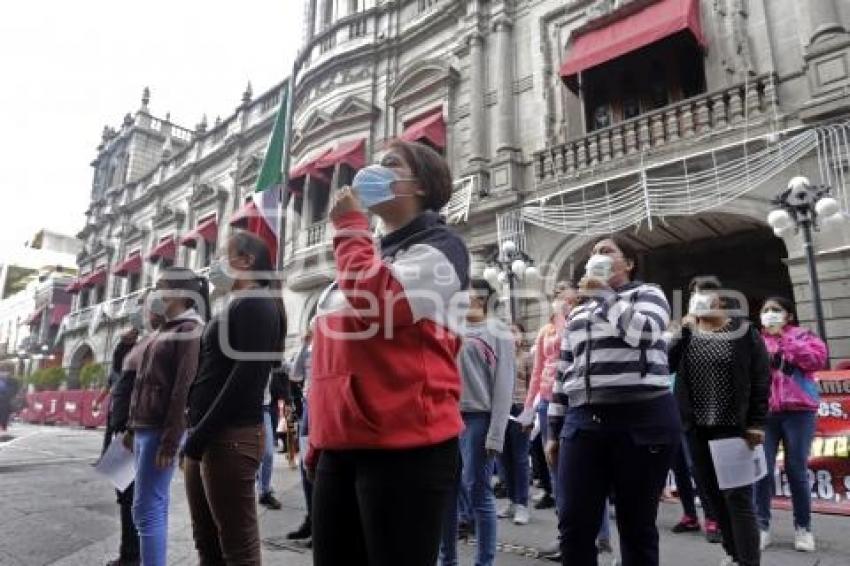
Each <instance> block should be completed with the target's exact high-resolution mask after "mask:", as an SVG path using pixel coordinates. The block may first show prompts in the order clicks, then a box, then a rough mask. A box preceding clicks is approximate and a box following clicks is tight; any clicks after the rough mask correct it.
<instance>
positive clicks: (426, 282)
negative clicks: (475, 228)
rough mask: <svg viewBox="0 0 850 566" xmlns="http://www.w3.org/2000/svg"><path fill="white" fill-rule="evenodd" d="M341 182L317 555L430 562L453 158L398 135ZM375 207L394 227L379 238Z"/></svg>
mask: <svg viewBox="0 0 850 566" xmlns="http://www.w3.org/2000/svg"><path fill="white" fill-rule="evenodd" d="M353 185H354V189H353V190H352V189H350V188H348V187H346V188H343V189H341V190H340V191H339V193H338V194H337V195H336V197H335V200H334V204H333V208H332V210H331V214H330V217H331V220H332V221H333V224H334V227H335V228H336V235H335V237H334V256H335V259H336V268H337V281H336V282H335V283H333V284H332V285H331V286H330V287H329V288H328V289H327V290H326V291H325V292H324V293H323V295H322V297H321V298H320V299H319V303H318V307H317V314H316V320H315V332H314V338H313V367H312V376H311V385H310V393H309V405H310V435H309V443H310V449H309V453H308V456H307V468H308V470H309V472H310V474H311V475H315V479H316V481H315V487H314V494H313V548H314V564H316V565H317V566H337V565H339V564H369V565H370V566H398V565H401V564H404V565H405V566H420V565H421V566H433V565H434V564H435V563H436V561H437V553H438V550H439V544H440V530H441V522H442V518H443V513H444V509H445V507H446V504H447V503H448V500H449V496H450V494H451V493H452V492H453V487H454V485H455V483H456V474H457V470H458V435H459V434H460V431H461V428H462V422H461V418H460V411H459V405H458V403H459V398H460V378H459V374H458V369H457V365H456V361H455V358H456V356H457V354H458V351H459V349H460V337H459V330H460V325H461V324H462V321H463V317H464V315H465V310H466V304H467V302H468V298H467V293H466V289H467V287H468V285H469V276H468V270H469V255H468V252H467V250H466V246H465V245H464V243H463V241H462V240H461V239H460V238H459V237H458V236H457V235H455V234H454V233H453V232H451V231H450V230H449V229H448V228H447V227H446V225H445V224H444V222H443V220H442V219H441V218H440V216H439V211H440V210H441V209H442V208H443V207H444V206H445V205H446V203H447V202H448V201H449V198H450V196H451V192H452V180H451V173H450V172H449V168H448V165H447V164H446V162H445V160H444V159H443V158H442V157H441V156H440V155H439V154H437V152H435V151H434V150H432V149H431V148H429V147H427V146H424V145H422V144H418V143H406V142H395V143H394V144H392V145H391V146H390V148H389V150H388V152H387V153H386V154H385V156H384V157H383V159H382V160H381V163H380V165H372V166H369V167H366V168H365V169H363V170H361V171H360V172H359V173H358V174H357V176H356V177H355V179H354V182H353ZM364 209H369V210H370V211H371V212H372V213H374V214H376V215H377V216H379V217H380V218H381V220H383V223H384V226H385V227H386V230H387V235H386V236H384V237H382V238H381V239H380V242H376V241H375V239H374V238H373V235H372V231H371V230H370V229H369V219H368V217H367V216H366V213H365V211H364Z"/></svg>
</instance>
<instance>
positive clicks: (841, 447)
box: [774, 371, 850, 515]
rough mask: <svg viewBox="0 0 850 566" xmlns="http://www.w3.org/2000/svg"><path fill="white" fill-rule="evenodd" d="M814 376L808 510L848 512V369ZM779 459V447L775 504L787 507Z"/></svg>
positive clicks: (788, 499) (787, 495)
mask: <svg viewBox="0 0 850 566" xmlns="http://www.w3.org/2000/svg"><path fill="white" fill-rule="evenodd" d="M816 378H817V381H818V388H819V389H820V395H821V401H820V409H819V410H818V420H817V431H816V432H815V439H814V442H812V453H811V456H810V457H809V485H810V486H811V489H812V510H813V511H815V512H817V513H836V514H841V515H850V371H823V372H819V373H818V374H817V376H816ZM781 458H782V450H781V448H780V453H779V456H778V457H777V468H778V470H777V472H776V476H775V477H774V481H775V486H776V494H777V497H776V500H775V505H776V506H777V507H781V508H790V506H791V490H790V489H789V488H788V477H787V476H786V475H785V473H784V472H782V470H781V468H782V461H781Z"/></svg>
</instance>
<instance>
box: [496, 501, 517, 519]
mask: <svg viewBox="0 0 850 566" xmlns="http://www.w3.org/2000/svg"><path fill="white" fill-rule="evenodd" d="M496 516H497V517H498V518H500V519H507V518H508V517H513V516H514V504H513V503H507V504H505V505H503V506H502V508H501V509H499V512H498V513H496Z"/></svg>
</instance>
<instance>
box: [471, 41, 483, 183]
mask: <svg viewBox="0 0 850 566" xmlns="http://www.w3.org/2000/svg"><path fill="white" fill-rule="evenodd" d="M467 42H468V43H469V165H470V167H471V168H480V167H481V166H482V165H483V163H484V162H485V161H486V157H485V155H486V154H485V142H486V140H487V131H486V126H485V124H484V90H485V89H486V87H487V85H486V84H485V81H484V37H483V36H482V35H481V34H480V33H478V32H473V33H471V34H469V36H468V37H467Z"/></svg>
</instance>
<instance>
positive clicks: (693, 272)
mask: <svg viewBox="0 0 850 566" xmlns="http://www.w3.org/2000/svg"><path fill="white" fill-rule="evenodd" d="M617 235H618V236H619V237H621V238H624V239H625V240H627V241H628V242H629V243H631V244H632V245H633V246H634V247H635V248H636V249H637V250H638V252H639V254H640V267H639V272H638V274H637V277H638V278H639V279H641V280H642V281H647V282H650V283H655V284H657V285H659V286H660V287H661V288H662V289H664V292H665V294H666V295H667V298H668V300H670V302H671V305H672V306H673V308H674V315H679V314H681V313H682V311H681V310H679V311H678V312H677V311H676V308H677V305H678V306H679V308H680V309H686V308H687V306H686V305H682V304H681V303H682V297H684V298H687V286H688V283H689V282H690V280H691V279H692V278H693V277H695V276H698V275H716V276H717V277H719V278H720V280H721V281H723V284H724V286H725V287H727V288H729V289H734V290H736V291H739V292H741V293H743V294H744V295H745V296H746V297H747V301H748V304H749V309H750V315H751V317H754V316H755V314H756V311H757V309H758V308H759V307H760V306H761V303H762V302H763V301H764V299H765V298H766V297H769V296H771V295H782V296H786V297H788V298H791V299H793V297H794V294H793V289H792V286H791V278H790V275H789V273H788V267H787V266H786V265H785V263H784V261H783V260H784V259H786V258H787V257H788V252H787V250H786V248H785V243H784V242H783V241H782V240H781V239H779V238H777V237H776V236H774V234H773V232H772V231H771V230H770V229H769V228H768V227H767V226H766V225H764V224H763V223H761V222H759V221H757V220H755V219H752V218H750V217H747V216H742V215H736V214H729V213H707V214H701V215H697V216H688V217H673V218H667V219H664V220H661V219H655V220H654V225H653V229H652V230H649V228H648V227H646V226H645V225H642V226H641V228H640V229H638V230H636V231H635V230H623V231H621V232H619V233H618V234H617ZM594 241H596V238H593V239H591V240H589V241H588V242H587V243H585V244H584V245H583V246H582V247H580V248H579V249H578V251H577V252H576V253H575V254H574V256H573V258H574V260H575V261H572V262H569V263H567V264H565V265H564V266H563V267H562V269H561V273H560V277H561V278H565V279H566V278H570V277H571V278H572V279H573V280H575V281H578V280H579V279H580V278H581V276H582V275H583V271H584V263H585V261H586V258H587V256H588V254H589V251H590V250H589V248H590V245H591V244H592V242H594ZM571 266H572V267H571ZM570 271H572V273H570Z"/></svg>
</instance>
